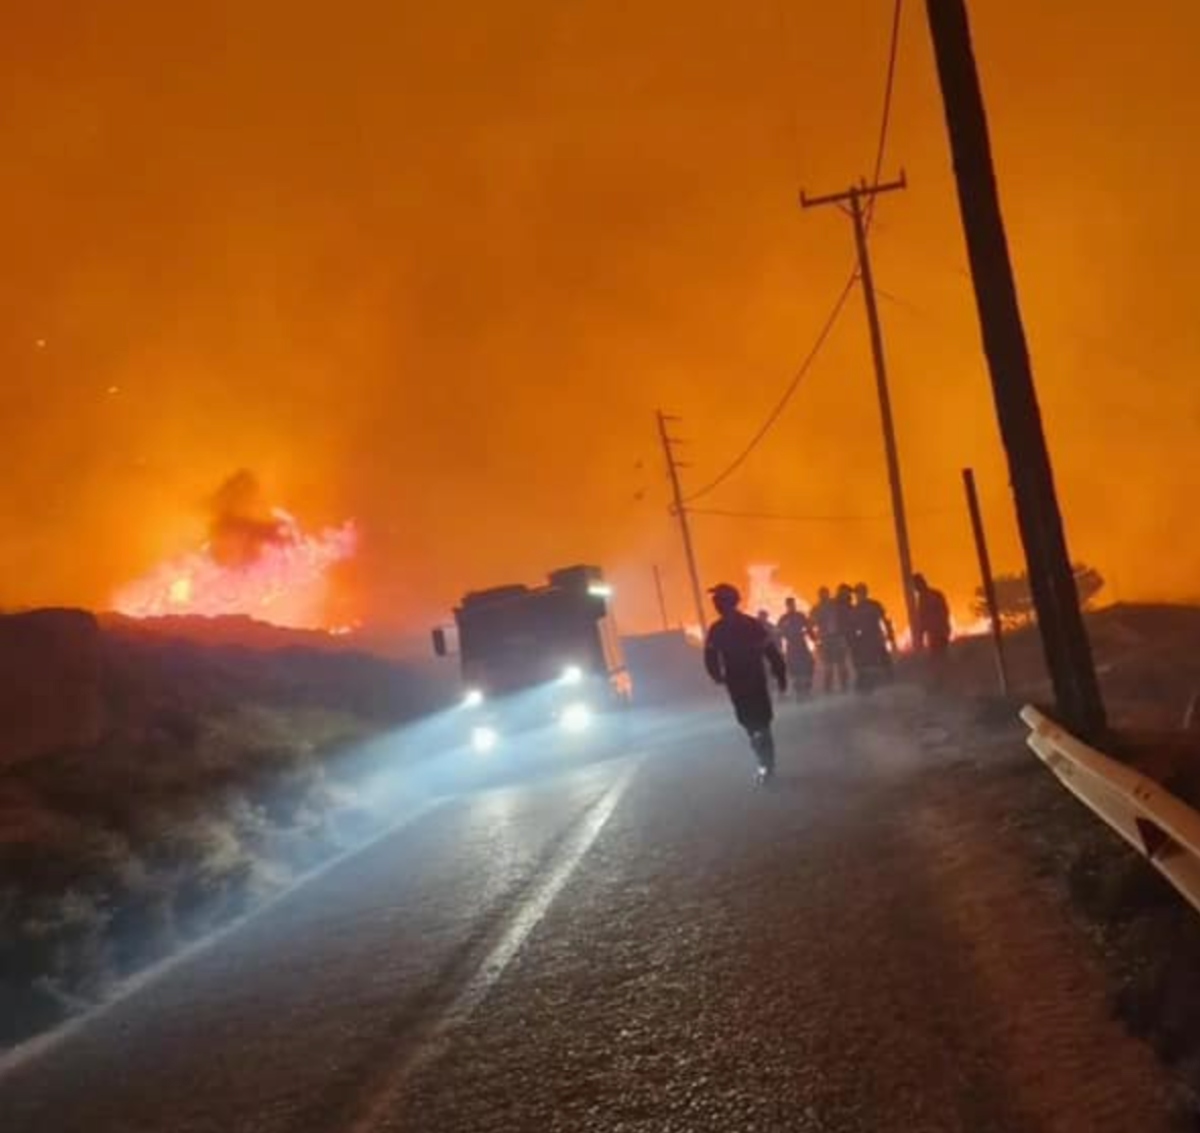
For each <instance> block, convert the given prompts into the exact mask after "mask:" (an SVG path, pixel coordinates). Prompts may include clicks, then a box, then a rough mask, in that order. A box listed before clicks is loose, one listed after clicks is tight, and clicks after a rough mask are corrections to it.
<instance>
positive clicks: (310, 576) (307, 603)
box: [113, 508, 358, 629]
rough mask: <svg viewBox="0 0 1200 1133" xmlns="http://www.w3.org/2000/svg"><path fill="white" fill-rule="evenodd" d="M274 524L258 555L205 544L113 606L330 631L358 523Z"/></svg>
mask: <svg viewBox="0 0 1200 1133" xmlns="http://www.w3.org/2000/svg"><path fill="white" fill-rule="evenodd" d="M271 520H272V523H273V527H274V529H273V533H272V536H271V538H270V539H266V540H263V541H262V542H261V544H260V545H259V546H258V547H257V550H256V553H255V554H254V556H253V557H251V558H248V559H246V560H239V561H234V562H230V561H228V559H224V560H223V558H222V557H220V556H218V555H217V554H215V553H214V548H213V545H212V543H211V542H209V543H206V544H205V545H204V546H203V547H201V548H200V549H199V550H198V551H192V552H189V553H187V554H184V555H180V556H178V557H176V558H173V559H169V560H167V561H166V562H164V563H160V564H159V565H158V566H156V567H154V568H153V569H152V570H151V571H150V572H149V573H148V574H146V575H144V576H143V577H142V578H139V579H137V580H135V581H134V582H131V583H129V584H128V585H126V586H124V587H122V588H121V589H120V590H119V591H118V592H117V593H116V594H115V595H114V596H113V608H114V609H115V610H116V611H117V612H118V613H122V614H125V615H127V616H129V617H134V618H154V617H167V616H172V615H175V616H178V615H199V616H202V617H219V616H222V615H230V614H245V615H248V616H250V617H252V618H256V619H258V620H259V621H264V622H270V623H271V624H273V625H278V626H287V627H289V628H292V629H321V628H324V623H325V617H326V610H325V606H326V600H327V597H328V581H329V577H328V576H329V570H330V568H331V567H332V566H334V564H336V563H339V562H342V561H344V560H345V559H348V558H350V556H351V555H353V554H354V551H355V548H356V546H357V543H358V532H357V529H356V527H355V525H354V522H353V520H348V521H347V522H346V523H343V524H342V525H341V526H339V527H328V528H324V529H322V530H320V531H317V532H311V533H310V532H305V531H304V530H303V528H302V527H301V526H300V523H299V521H298V520H297V519H296V518H295V517H294V516H292V515H290V514H289V513H288V512H286V511H283V510H282V509H281V508H274V509H272V510H271ZM338 628H342V627H338Z"/></svg>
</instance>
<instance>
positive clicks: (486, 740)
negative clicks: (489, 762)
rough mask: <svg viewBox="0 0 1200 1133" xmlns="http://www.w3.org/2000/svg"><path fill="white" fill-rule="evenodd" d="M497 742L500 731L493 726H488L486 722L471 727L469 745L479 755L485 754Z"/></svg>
mask: <svg viewBox="0 0 1200 1133" xmlns="http://www.w3.org/2000/svg"><path fill="white" fill-rule="evenodd" d="M499 742H500V733H499V732H497V731H496V729H495V728H489V727H488V726H487V725H486V724H480V725H479V727H478V728H472V729H471V747H472V748H474V749H475V751H476V752H477V753H478V754H479V755H486V754H487V753H488V752H489V751H491V750H492V749H493V748H494V747H495V746H496V744H498V743H499Z"/></svg>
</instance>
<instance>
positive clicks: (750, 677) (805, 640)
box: [704, 574, 951, 780]
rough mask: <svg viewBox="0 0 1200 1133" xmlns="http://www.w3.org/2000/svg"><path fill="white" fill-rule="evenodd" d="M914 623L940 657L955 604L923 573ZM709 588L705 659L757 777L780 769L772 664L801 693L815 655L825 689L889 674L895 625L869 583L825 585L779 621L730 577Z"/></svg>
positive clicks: (923, 642) (925, 645)
mask: <svg viewBox="0 0 1200 1133" xmlns="http://www.w3.org/2000/svg"><path fill="white" fill-rule="evenodd" d="M913 591H914V598H915V603H914V605H915V612H916V624H915V625H914V626H913V627H912V630H913V642H914V644H915V645H916V646H917V647H918V648H919V649H921V650H922V651H924V652H926V653H927V654H928V655H929V656H930V657H931V658H933V659H934V660H935V661H940V659H941V658H942V657H943V656H944V655H945V653H946V650H947V649H948V648H949V645H950V636H951V626H950V608H949V605H948V604H947V602H946V597H945V595H944V594H943V593H942V592H941V591H940V590H935V589H934V588H933V587H931V586H930V585H929V583H928V582H927V581H926V579H925V578H924V576H923V575H920V574H918V575H915V576H914V577H913ZM709 593H710V594H711V595H712V600H713V605H714V606H715V607H716V610H717V614H718V619H717V621H716V622H714V623H713V625H712V626H711V628H710V629H709V631H708V636H707V638H706V640H705V650H704V664H705V668H706V669H707V670H708V673H709V676H711V677H712V679H713V680H714V681H716V682H717V683H718V684H723V685H725V687H726V688H727V690H728V692H729V696H730V700H731V701H732V702H733V709H734V713H735V715H736V716H737V719H738V723H739V724H741V726H742V727H743V728H744V729H745V730H746V732H747V734H748V735H749V737H750V744H751V747H752V748H753V750H754V753H755V755H756V757H757V759H758V774H759V778H760V780H766V779H769V778H770V777H771V775H772V774H773V773H774V769H775V746H774V740H773V738H772V735H771V721H772V719H773V717H774V710H773V705H772V701H771V692H770V689H769V687H768V684H767V668H768V667H769V668H770V670H771V674H772V675H773V676H774V678H775V681H776V684H777V685H778V687H779V691H780V693H781V694H783V693H785V692H786V691H787V689H788V686H789V684H790V685H791V688H792V691H793V694H794V695H795V696H796V697H797V698H798V699H804V698H805V697H807V696H809V695H810V694H811V693H812V689H813V683H814V678H815V676H816V670H817V665H818V663H819V664H820V667H821V676H822V685H823V688H824V690H825V692H826V693H832V692H835V691H837V692H844V691H846V690H847V689H848V688H849V687H850V685H851V668H853V674H854V675H853V684H854V687H855V688H856V689H857V690H858V691H859V692H870V691H872V690H873V689H875V688H877V687H879V685H881V684H885V683H886V682H888V681H889V680H891V678H892V675H893V656H894V654H895V653H896V650H897V645H896V633H895V630H894V628H893V626H892V623H891V619H889V618H888V615H887V611H886V610H885V609H884V608H883V605H882V604H881V603H880V602H879V601H878V600H877V599H875V598H873V597H872V596H871V593H870V590H869V589H868V587H867V585H866V583H863V582H860V583H859V584H858V585H857V586H855V587H851V586H849V585H847V584H846V583H843V584H842V585H841V586H839V587H838V588H837V591H836V593H831V592H830V589H829V587H827V586H823V587H821V589H820V591H819V593H818V600H817V603H816V605H815V606H813V607H812V609H811V610H810V611H809V612H808V613H805V612H804V611H803V610H801V609H800V608H799V606H798V605H797V602H796V599H795V598H788V599H787V603H786V606H787V609H786V612H785V613H784V614H783V616H782V617H781V618H780V619H779V622H778V623H777V624H772V622H771V617H770V614H769V612H768V611H766V610H760V611H759V613H758V617H757V618H752V617H750V616H749V615H747V614H744V613H742V612H741V611H740V610H739V609H738V606H739V605H740V603H741V594H740V593H739V592H738V590H737V588H736V587H734V586H731V585H729V584H728V583H721V584H719V585H717V586H714V587H713V588H712V589H711V590H710V591H709Z"/></svg>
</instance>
